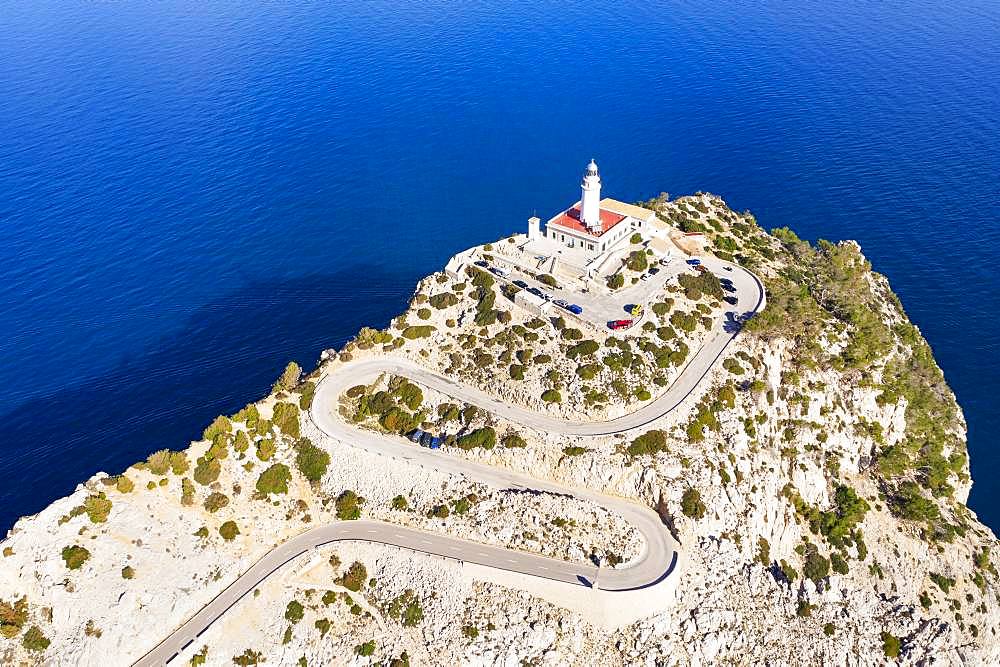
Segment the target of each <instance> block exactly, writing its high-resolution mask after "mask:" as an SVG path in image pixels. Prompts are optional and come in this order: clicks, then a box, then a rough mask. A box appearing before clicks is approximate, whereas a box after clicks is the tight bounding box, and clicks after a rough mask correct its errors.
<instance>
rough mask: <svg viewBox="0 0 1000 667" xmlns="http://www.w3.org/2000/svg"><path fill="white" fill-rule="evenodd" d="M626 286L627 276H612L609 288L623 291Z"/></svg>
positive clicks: (609, 280) (616, 274) (617, 274)
mask: <svg viewBox="0 0 1000 667" xmlns="http://www.w3.org/2000/svg"><path fill="white" fill-rule="evenodd" d="M624 285H625V276H623V275H622V274H620V273H615V274H612V275H611V276H610V277H609V278H608V287H610V288H611V289H621V288H622V287H623V286H624Z"/></svg>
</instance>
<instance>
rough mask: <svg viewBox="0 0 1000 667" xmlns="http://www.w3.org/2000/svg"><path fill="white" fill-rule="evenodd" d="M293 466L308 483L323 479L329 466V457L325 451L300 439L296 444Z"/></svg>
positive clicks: (310, 442) (304, 439) (307, 440)
mask: <svg viewBox="0 0 1000 667" xmlns="http://www.w3.org/2000/svg"><path fill="white" fill-rule="evenodd" d="M295 465H296V466H297V467H298V469H299V472H301V473H302V476H303V477H305V478H306V479H307V480H309V481H310V482H318V481H320V480H321V479H323V475H325V474H326V469H327V467H328V466H329V465H330V455H329V454H328V453H327V452H326V450H324V449H321V448H319V447H317V446H316V445H314V444H312V441H310V440H309V439H308V438H302V439H301V440H299V441H298V443H297V444H296V453H295Z"/></svg>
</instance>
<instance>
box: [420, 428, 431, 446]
mask: <svg viewBox="0 0 1000 667" xmlns="http://www.w3.org/2000/svg"><path fill="white" fill-rule="evenodd" d="M432 442H434V436H433V435H431V434H430V433H428V432H427V431H424V434H423V435H422V436H420V446H421V447H430V446H431V443H432Z"/></svg>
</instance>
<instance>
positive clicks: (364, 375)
mask: <svg viewBox="0 0 1000 667" xmlns="http://www.w3.org/2000/svg"><path fill="white" fill-rule="evenodd" d="M703 264H705V265H706V266H707V267H708V268H709V269H710V270H712V271H713V272H715V273H716V274H717V275H719V276H728V277H729V278H730V279H732V281H733V285H734V287H735V288H736V292H735V294H736V296H737V297H738V302H737V305H736V306H734V307H732V308H731V309H730V310H728V311H727V312H726V313H725V315H724V318H723V320H722V324H721V326H720V327H719V328H718V330H717V331H716V332H714V333H713V334H712V336H711V338H710V339H709V340H708V341H707V342H706V343H705V344H704V345H703V346H702V347H701V349H699V350H698V352H697V353H695V355H694V356H693V357H692V358H691V360H690V361H689V362H688V365H687V366H686V367H685V368H684V370H683V371H682V372H681V375H680V376H679V377H678V378H677V380H676V381H675V382H674V383H673V384H672V385H671V386H670V387H669V388H668V389H667V391H665V392H664V393H663V394H661V395H660V396H658V397H657V398H655V399H654V400H652V401H650V402H649V403H647V404H646V405H644V406H643V407H642V408H640V409H639V410H637V411H635V412H633V413H630V414H628V415H625V416H622V417H618V418H616V419H613V420H609V421H604V422H585V423H578V422H567V421H563V420H561V419H558V418H556V417H552V416H549V415H543V414H539V413H535V412H532V411H530V410H528V409H526V408H521V407H518V406H514V405H509V404H507V403H504V402H502V401H500V400H498V399H496V398H494V397H492V396H490V395H488V394H487V393H485V392H483V391H482V390H480V389H477V388H476V387H470V386H466V385H463V384H460V383H458V382H455V381H454V380H452V379H450V378H448V377H446V376H444V375H441V374H439V373H437V372H435V371H432V370H429V369H426V368H423V367H421V366H419V365H417V364H416V363H415V362H413V361H410V360H407V359H401V358H392V357H385V358H377V359H367V360H362V361H357V362H352V363H347V364H343V365H341V366H338V367H337V368H336V369H334V370H333V371H332V372H331V373H330V374H328V375H326V376H325V377H323V378H322V380H321V381H320V383H319V385H318V386H317V388H316V395H315V397H314V399H313V408H312V410H311V412H310V416H311V418H312V419H313V421H314V423H315V424H316V425H317V427H319V428H320V430H322V431H323V432H325V433H326V434H327V435H329V436H330V437H332V438H334V439H336V440H339V441H340V442H341V443H343V444H345V445H349V446H354V447H359V448H361V449H365V450H368V451H371V452H374V453H376V454H378V455H380V456H385V457H389V458H393V459H400V460H405V461H409V462H411V463H415V464H418V465H422V466H426V467H429V468H434V469H436V470H441V471H444V472H449V473H456V474H460V475H464V476H465V477H467V478H469V479H473V480H475V481H478V482H483V483H485V484H488V485H490V486H494V487H496V488H521V489H529V490H537V491H545V492H551V493H561V494H566V495H570V496H574V497H576V498H581V499H584V500H589V501H591V502H594V503H597V504H599V505H601V506H602V507H604V508H606V509H608V510H610V511H612V512H617V513H618V514H620V515H621V516H622V517H623V518H624V519H625V520H626V521H629V522H630V523H632V525H634V526H635V527H636V529H637V530H639V531H640V533H642V536H643V539H644V549H643V552H642V553H641V554H640V555H639V557H638V558H636V559H634V560H633V561H631V562H629V563H627V564H626V565H625V566H624V567H622V568H621V569H608V568H605V569H604V570H602V571H601V572H600V577H599V582H598V585H599V588H600V589H601V590H606V591H626V590H635V589H639V588H644V587H647V586H652V585H654V584H656V583H658V582H660V581H662V580H663V579H664V578H665V577H667V576H668V575H669V574H670V573H671V572H672V570H673V568H674V565H675V564H676V562H677V554H676V552H675V547H676V544H675V543H674V541H673V538H672V537H671V536H670V533H669V532H668V531H667V530H666V528H665V527H664V526H663V523H662V521H661V520H660V518H659V516H657V514H656V513H655V512H653V511H652V510H650V509H649V508H647V507H644V506H641V505H639V504H637V503H634V502H632V501H630V500H626V499H624V498H617V497H613V496H606V495H603V494H600V493H596V492H594V491H590V490H588V489H581V488H575V487H570V486H566V485H563V484H557V483H555V482H550V481H545V480H538V479H534V478H532V477H530V476H528V475H524V474H521V473H517V472H513V471H510V470H506V469H502V468H496V467H493V466H489V465H485V464H482V463H476V462H473V461H467V460H464V459H462V458H459V457H455V456H452V455H449V454H448V453H447V452H444V451H441V450H431V449H426V448H423V447H418V446H415V445H414V444H413V443H410V442H408V441H406V440H403V439H401V438H398V437H391V436H387V435H383V434H379V433H374V432H371V431H367V430H364V429H360V428H358V427H356V426H354V425H352V424H348V423H346V422H344V421H343V420H342V419H341V418H340V416H339V415H338V414H337V403H338V399H339V397H340V395H341V394H342V393H343V392H344V391H346V390H347V389H348V388H350V387H352V386H354V385H356V384H361V383H364V382H366V381H368V380H371V379H373V378H374V377H376V376H377V375H379V374H380V373H391V374H396V375H403V376H406V377H408V378H410V379H411V380H413V381H414V382H416V383H418V384H423V385H426V386H428V387H431V388H433V389H436V390H438V391H441V392H442V393H445V394H448V395H450V396H453V397H454V398H456V399H460V400H462V401H465V402H467V403H471V404H474V405H477V406H479V407H481V408H483V409H486V410H489V411H490V412H493V413H496V414H498V415H501V416H503V417H505V418H507V419H510V420H511V421H513V422H515V423H520V424H524V425H525V426H529V427H531V428H535V429H539V430H543V431H550V432H554V433H564V434H569V435H576V436H580V437H581V438H586V437H595V436H605V435H610V434H615V433H625V432H628V431H632V430H635V429H639V428H641V427H643V426H645V425H647V424H649V423H650V422H652V421H653V420H655V419H657V418H658V417H661V416H662V415H664V414H666V413H668V412H670V411H671V410H673V409H675V408H676V407H677V406H678V405H680V404H681V403H682V402H683V401H684V399H685V398H687V396H688V395H690V393H691V392H692V391H693V390H694V389H695V388H696V387H697V386H698V384H699V383H700V382H701V381H702V379H703V378H704V377H705V375H706V374H707V373H708V371H709V370H710V369H711V367H712V365H713V364H714V363H715V362H716V360H718V358H719V357H720V356H721V354H722V352H723V350H724V349H725V347H726V346H727V345H728V344H729V342H730V341H732V340H733V338H735V337H736V335H737V333H738V332H739V323H740V322H742V321H743V320H744V319H745V318H746V317H748V316H749V315H752V314H753V313H755V312H757V311H759V310H761V309H762V308H763V307H764V303H765V296H764V286H763V285H762V284H761V283H760V281H759V280H758V279H757V278H756V276H754V275H752V274H751V273H749V272H747V271H745V270H743V269H742V268H740V267H738V266H735V265H732V264H729V263H727V262H723V261H721V260H718V259H714V258H707V259H705V260H703ZM727 267H728V268H727ZM340 540H361V541H367V542H373V543H378V544H387V545H394V546H397V547H400V548H404V549H410V550H412V551H416V552H422V553H426V554H432V555H435V556H440V557H444V558H451V559H454V560H456V561H462V562H469V563H476V564H479V565H484V566H487V567H493V568H498V569H501V570H508V571H512V572H517V573H520V574H526V575H532V576H536V577H542V578H546V579H552V580H556V581H562V582H566V583H570V584H577V585H581V586H593V584H594V580H595V577H596V576H597V570H596V568H595V566H594V565H592V564H590V563H587V562H570V561H563V560H558V559H554V558H546V557H543V556H536V555H532V554H528V553H524V552H520V551H513V550H508V549H502V548H499V547H493V546H488V545H484V544H481V543H477V542H472V541H469V540H461V539H457V538H453V537H447V536H444V535H440V534H435V533H429V532H425V531H421V530H415V529H411V528H404V527H402V526H397V525H394V524H388V523H382V522H376V521H338V522H336V523H333V524H328V525H325V526H317V527H316V528H313V529H311V530H308V531H306V532H305V533H301V534H300V535H297V536H295V537H293V538H291V539H289V540H287V541H285V542H283V543H282V544H280V545H278V546H277V547H275V548H274V549H273V550H271V551H269V552H268V553H267V554H265V555H264V556H263V557H262V558H261V559H260V560H259V561H258V562H257V563H255V564H254V565H252V566H251V567H250V568H249V569H248V570H247V571H246V572H244V573H243V574H242V575H240V577H239V578H238V579H237V580H236V581H235V582H233V583H232V584H231V585H230V586H229V587H227V588H226V589H225V590H223V591H222V592H221V593H220V594H219V595H218V596H216V597H215V599H213V600H212V601H211V602H209V603H208V604H207V605H206V606H205V607H203V608H202V609H201V610H199V611H198V612H196V613H195V614H194V615H193V616H192V617H191V618H189V619H188V620H187V621H185V622H184V624H183V625H181V627H179V628H177V629H176V630H174V631H173V632H172V633H171V634H170V635H169V636H168V637H167V638H166V639H164V640H163V641H162V642H161V643H160V644H158V645H157V646H156V647H155V648H153V649H152V650H151V651H150V652H149V653H147V654H146V655H145V656H143V657H142V658H140V659H139V661H138V662H137V663H136V664H137V665H142V666H147V665H164V664H166V663H168V662H170V661H171V660H172V659H173V658H175V657H176V656H177V654H178V653H179V652H180V651H182V650H184V649H185V648H187V646H188V645H190V644H191V643H192V642H194V641H196V640H197V638H198V637H199V636H200V635H201V634H202V633H203V632H204V631H205V630H207V629H208V627H209V626H211V624H212V623H214V622H215V621H216V620H217V619H218V618H219V617H220V616H222V615H223V614H224V613H225V612H226V611H227V610H228V609H229V608H230V607H232V606H233V605H234V604H236V603H237V602H238V601H239V600H240V599H241V598H242V597H243V596H244V595H246V594H247V593H249V592H250V591H252V590H253V589H254V588H256V587H257V586H258V585H259V584H260V583H261V582H262V581H264V580H265V579H266V578H267V577H269V576H270V575H271V574H273V573H274V572H276V571H277V570H279V569H280V568H281V567H282V566H284V565H285V564H287V563H288V562H290V561H292V560H294V559H295V558H297V557H298V556H300V555H302V554H304V553H306V552H308V551H309V550H311V549H314V548H316V547H318V546H321V545H324V544H329V543H331V542H336V541H340Z"/></svg>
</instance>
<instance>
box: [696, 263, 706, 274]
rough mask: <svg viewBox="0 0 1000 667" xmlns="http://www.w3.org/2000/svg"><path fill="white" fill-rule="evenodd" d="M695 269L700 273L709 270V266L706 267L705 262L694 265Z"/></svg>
mask: <svg viewBox="0 0 1000 667" xmlns="http://www.w3.org/2000/svg"><path fill="white" fill-rule="evenodd" d="M694 270H695V271H698V272H699V273H705V272H707V271H708V267H706V266H705V265H704V264H698V265H696V266H695V267H694Z"/></svg>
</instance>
